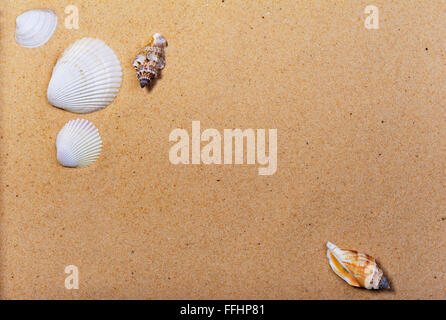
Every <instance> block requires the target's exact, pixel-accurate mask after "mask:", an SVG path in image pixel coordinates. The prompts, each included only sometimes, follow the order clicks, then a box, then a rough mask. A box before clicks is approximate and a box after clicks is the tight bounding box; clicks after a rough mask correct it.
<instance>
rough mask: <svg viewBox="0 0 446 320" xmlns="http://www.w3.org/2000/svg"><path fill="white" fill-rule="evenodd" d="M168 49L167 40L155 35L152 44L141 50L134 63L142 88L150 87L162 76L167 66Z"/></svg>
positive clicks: (157, 34)
mask: <svg viewBox="0 0 446 320" xmlns="http://www.w3.org/2000/svg"><path fill="white" fill-rule="evenodd" d="M166 47H167V41H166V39H165V38H164V37H163V36H162V35H161V34H159V33H155V34H154V35H153V37H152V40H151V41H150V44H149V45H148V46H147V47H145V48H144V49H142V50H141V52H140V53H139V54H138V55H137V56H136V58H135V61H134V62H133V67H134V68H135V70H136V77H137V78H138V80H139V84H140V85H141V88H144V87H145V86H148V85H149V84H150V83H151V82H152V81H153V80H155V79H157V78H159V77H160V75H161V70H162V69H164V66H165V65H166V55H165V52H164V48H166Z"/></svg>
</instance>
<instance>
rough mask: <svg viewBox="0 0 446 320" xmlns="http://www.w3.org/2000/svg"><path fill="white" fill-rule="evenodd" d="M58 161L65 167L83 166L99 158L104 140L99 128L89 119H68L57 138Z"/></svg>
mask: <svg viewBox="0 0 446 320" xmlns="http://www.w3.org/2000/svg"><path fill="white" fill-rule="evenodd" d="M56 148H57V161H59V163H60V164H61V165H63V166H64V167H72V168H82V167H86V166H88V165H90V164H92V163H93V162H94V161H96V159H97V158H99V154H100V153H101V149H102V140H101V136H100V135H99V132H98V129H96V127H95V126H94V125H93V124H92V123H91V122H90V121H88V120H85V119H76V120H70V121H68V122H67V123H66V124H65V126H64V127H63V128H62V129H61V130H60V131H59V134H58V135H57V139H56Z"/></svg>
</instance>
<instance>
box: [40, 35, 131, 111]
mask: <svg viewBox="0 0 446 320" xmlns="http://www.w3.org/2000/svg"><path fill="white" fill-rule="evenodd" d="M121 82H122V69H121V64H120V62H119V59H118V57H117V56H116V54H115V53H114V51H113V50H112V49H111V48H110V47H109V46H107V45H106V44H105V43H104V42H103V41H101V40H99V39H92V38H83V39H81V40H78V41H76V42H75V43H73V44H72V45H71V46H69V47H68V49H67V50H65V52H64V53H63V55H62V57H61V58H60V59H59V60H58V61H57V63H56V65H55V66H54V69H53V75H52V77H51V80H50V83H49V85H48V91H47V97H48V101H49V102H50V103H51V104H52V105H53V106H55V107H58V108H61V109H64V110H67V111H71V112H74V113H89V112H93V111H96V110H101V109H104V108H105V107H107V106H108V105H109V104H110V103H112V102H113V100H114V98H115V97H116V95H117V94H118V92H119V88H120V87H121Z"/></svg>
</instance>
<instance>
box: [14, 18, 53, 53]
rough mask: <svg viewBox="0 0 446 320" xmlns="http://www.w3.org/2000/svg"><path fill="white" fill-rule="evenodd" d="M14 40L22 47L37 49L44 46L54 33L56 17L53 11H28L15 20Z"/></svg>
mask: <svg viewBox="0 0 446 320" xmlns="http://www.w3.org/2000/svg"><path fill="white" fill-rule="evenodd" d="M15 23H16V29H15V40H16V41H17V43H18V44H20V45H21V46H22V47H26V48H37V47H40V46H42V45H44V44H45V43H46V42H48V40H50V38H51V37H52V35H53V34H54V31H56V27H57V15H56V13H55V12H54V11H53V10H49V9H36V10H29V11H26V12H24V13H22V14H21V15H19V16H18V17H17V19H16V22H15Z"/></svg>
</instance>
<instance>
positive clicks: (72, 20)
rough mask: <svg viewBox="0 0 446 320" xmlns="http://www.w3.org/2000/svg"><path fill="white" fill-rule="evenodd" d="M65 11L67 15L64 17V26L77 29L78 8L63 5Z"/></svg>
mask: <svg viewBox="0 0 446 320" xmlns="http://www.w3.org/2000/svg"><path fill="white" fill-rule="evenodd" d="M65 13H66V14H68V16H66V17H65V21H64V22H65V23H64V24H65V28H67V29H76V30H77V29H79V9H78V8H77V7H76V6H74V5H69V6H66V7H65Z"/></svg>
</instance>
